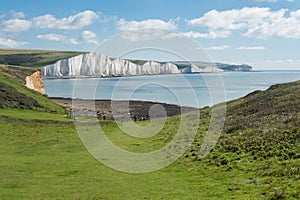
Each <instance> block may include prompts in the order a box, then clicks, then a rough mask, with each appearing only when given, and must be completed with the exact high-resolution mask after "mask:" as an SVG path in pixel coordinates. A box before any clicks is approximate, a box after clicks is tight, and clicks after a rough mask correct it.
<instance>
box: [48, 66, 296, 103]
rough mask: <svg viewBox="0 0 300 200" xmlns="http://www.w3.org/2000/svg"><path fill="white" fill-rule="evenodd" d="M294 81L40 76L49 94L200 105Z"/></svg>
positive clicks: (290, 76) (274, 77)
mask: <svg viewBox="0 0 300 200" xmlns="http://www.w3.org/2000/svg"><path fill="white" fill-rule="evenodd" d="M296 80H300V71H254V72H223V73H200V74H172V75H155V76H138V77H137V76H136V77H113V78H76V79H44V84H45V89H46V94H47V95H48V96H49V97H65V98H81V99H114V100H145V101H153V102H164V103H171V104H177V105H184V106H193V107H204V106H211V105H214V104H217V103H220V102H224V101H229V100H233V99H236V98H239V97H243V96H245V95H246V94H248V93H250V92H253V91H255V90H266V89H267V88H268V87H270V86H271V85H273V84H278V83H286V82H291V81H296Z"/></svg>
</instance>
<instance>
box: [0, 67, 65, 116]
mask: <svg viewBox="0 0 300 200" xmlns="http://www.w3.org/2000/svg"><path fill="white" fill-rule="evenodd" d="M22 70H23V68H22V67H8V66H0V82H2V83H4V84H6V85H8V86H11V87H13V88H15V89H16V90H17V92H18V93H21V94H24V95H27V96H28V97H30V98H33V99H35V100H36V101H37V102H38V103H39V104H40V105H41V106H42V107H43V108H44V109H45V110H56V111H58V112H63V108H62V107H61V106H58V105H57V104H54V103H52V102H51V101H49V100H48V98H47V97H45V96H43V95H41V94H40V93H38V92H35V91H33V90H31V89H28V88H27V87H25V86H24V79H25V78H24V76H25V75H26V74H27V73H29V74H30V73H31V70H32V69H31V68H29V69H27V71H24V72H23V74H21V73H19V71H22Z"/></svg>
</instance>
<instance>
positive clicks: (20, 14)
mask: <svg viewBox="0 0 300 200" xmlns="http://www.w3.org/2000/svg"><path fill="white" fill-rule="evenodd" d="M11 15H12V17H13V18H14V19H22V18H24V17H25V14H24V13H23V12H16V11H14V10H13V11H11Z"/></svg>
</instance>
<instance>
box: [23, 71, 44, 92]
mask: <svg viewBox="0 0 300 200" xmlns="http://www.w3.org/2000/svg"><path fill="white" fill-rule="evenodd" d="M25 80H26V83H25V86H26V87H28V88H30V89H32V90H34V91H37V92H39V93H41V94H45V86H44V83H43V80H42V74H41V70H40V69H38V70H36V71H35V72H34V73H33V74H31V75H29V76H26V79H25Z"/></svg>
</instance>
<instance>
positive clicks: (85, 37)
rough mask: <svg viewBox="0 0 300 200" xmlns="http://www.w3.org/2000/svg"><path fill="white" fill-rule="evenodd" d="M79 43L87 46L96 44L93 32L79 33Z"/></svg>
mask: <svg viewBox="0 0 300 200" xmlns="http://www.w3.org/2000/svg"><path fill="white" fill-rule="evenodd" d="M80 39H81V41H83V42H85V43H88V44H98V41H97V36H96V34H95V33H94V32H92V31H88V30H85V31H83V32H82V33H81V36H80Z"/></svg>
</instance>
